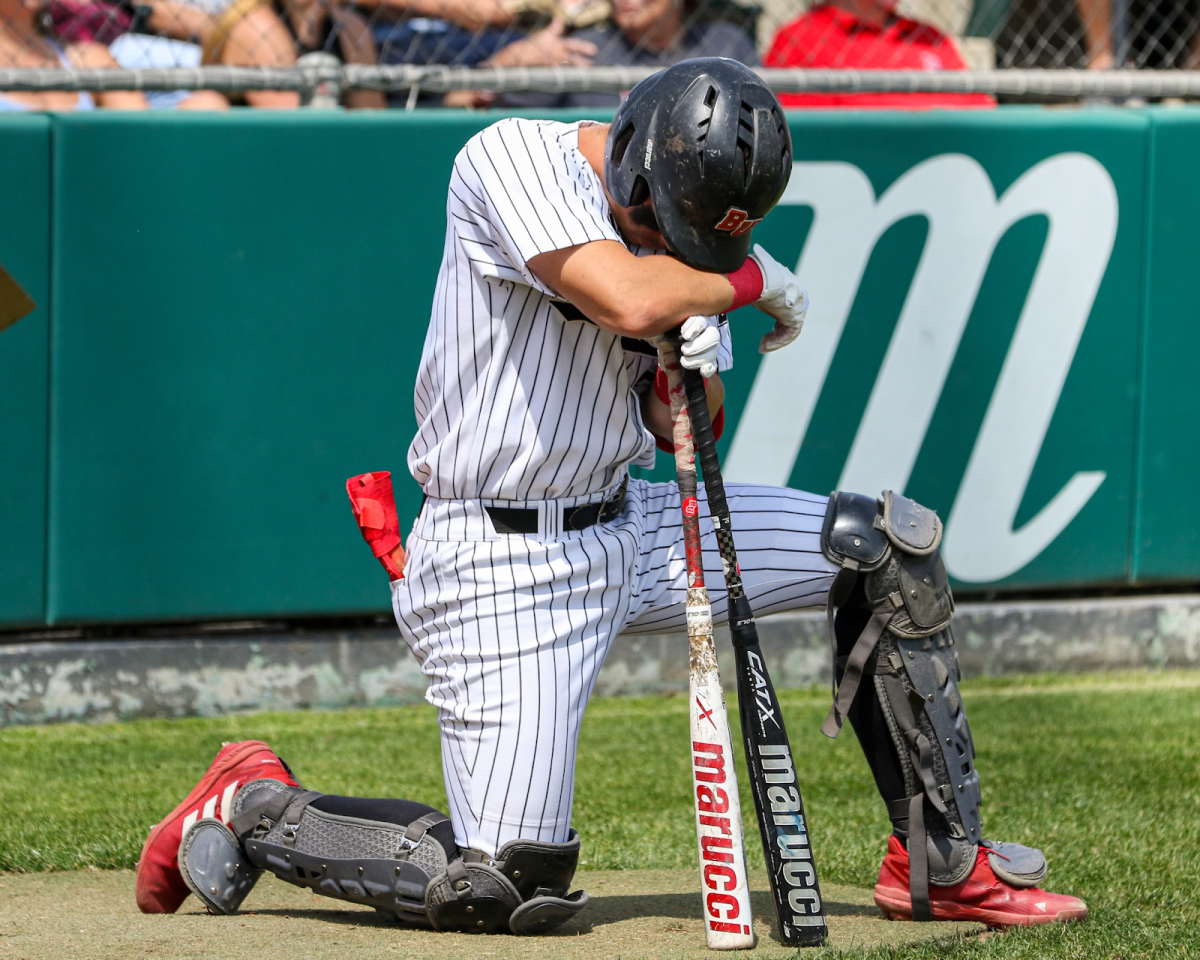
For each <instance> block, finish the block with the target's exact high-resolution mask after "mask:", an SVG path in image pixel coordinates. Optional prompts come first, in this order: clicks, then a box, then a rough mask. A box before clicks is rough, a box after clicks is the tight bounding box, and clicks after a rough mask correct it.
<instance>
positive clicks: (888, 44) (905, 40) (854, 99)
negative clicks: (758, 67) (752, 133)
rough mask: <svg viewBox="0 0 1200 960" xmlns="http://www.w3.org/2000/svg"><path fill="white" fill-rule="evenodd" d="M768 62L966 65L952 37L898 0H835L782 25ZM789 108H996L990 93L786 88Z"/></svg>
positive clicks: (848, 66) (850, 66)
mask: <svg viewBox="0 0 1200 960" xmlns="http://www.w3.org/2000/svg"><path fill="white" fill-rule="evenodd" d="M763 63H764V65H765V66H768V67H805V68H809V69H816V68H826V69H839V70H965V69H966V64H965V63H964V61H963V58H962V55H961V53H960V52H959V50H958V47H957V45H956V43H955V41H954V39H953V38H952V37H949V36H947V35H946V34H944V33H942V32H941V31H940V30H938V29H937V28H936V27H932V26H930V25H929V24H925V23H918V22H917V21H916V20H908V19H905V18H903V17H898V16H896V0H831V2H829V3H823V4H820V5H819V6H816V7H813V8H812V9H811V10H809V11H808V12H807V13H805V14H804V15H803V16H801V17H799V18H797V19H796V20H793V21H792V22H791V23H789V24H787V25H786V26H784V27H781V28H780V30H779V32H778V33H777V34H776V35H775V39H774V41H772V43H771V48H770V49H769V50H768V51H767V53H766V56H764V57H763ZM779 99H780V101H781V102H782V103H783V105H784V106H785V107H860V108H879V107H886V108H900V109H908V110H920V109H928V108H931V107H993V106H995V105H996V101H995V100H994V99H993V98H992V97H990V96H987V95H985V94H955V93H828V94H827V93H802V94H797V93H785V94H781V95H780V97H779Z"/></svg>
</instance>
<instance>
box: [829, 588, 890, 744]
mask: <svg viewBox="0 0 1200 960" xmlns="http://www.w3.org/2000/svg"><path fill="white" fill-rule="evenodd" d="M842 572H845V571H844V570H843V571H842ZM838 576H841V573H839V574H838ZM848 592H849V591H847V594H848ZM831 596H832V593H831ZM900 607H901V603H900V600H899V598H898V597H897V596H896V595H895V594H888V595H887V596H886V597H884V598H883V599H881V600H876V601H875V602H874V603H873V604H871V611H872V613H871V619H870V620H869V621H867V625H866V627H864V628H863V632H862V633H860V634H859V635H858V640H856V641H855V643H854V648H853V649H852V650H851V651H850V657H849V658H848V659H847V660H846V667H845V669H844V670H843V671H842V679H841V682H840V683H839V684H838V685H837V688H836V691H835V694H834V699H833V705H832V706H830V708H829V714H828V716H826V717H825V722H824V723H823V724H822V725H821V732H822V733H823V734H825V736H827V737H830V738H835V737H837V735H838V733H839V732H840V731H841V729H842V722H843V721H844V720H845V719H846V714H847V713H849V712H850V704H852V703H853V702H854V696H855V694H857V693H858V685H859V683H861V682H862V677H863V670H864V669H865V668H866V667H867V664H868V662H869V661H870V659H871V654H873V653H874V652H875V646H876V644H878V643H879V638H880V637H881V636H883V631H884V630H885V629H886V628H887V625H888V623H889V622H891V619H892V617H893V616H895V614H896V611H897V610H899V609H900ZM832 609H833V606H832V603H831V604H830V610H832ZM834 643H835V644H836V643H837V640H836V638H835V639H834ZM835 672H836V671H835Z"/></svg>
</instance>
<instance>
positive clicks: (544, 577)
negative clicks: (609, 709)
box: [393, 500, 639, 855]
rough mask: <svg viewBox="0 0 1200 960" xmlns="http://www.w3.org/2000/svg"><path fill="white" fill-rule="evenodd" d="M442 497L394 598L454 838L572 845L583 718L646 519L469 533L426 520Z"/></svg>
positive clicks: (476, 844) (620, 619) (475, 524)
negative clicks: (435, 732)
mask: <svg viewBox="0 0 1200 960" xmlns="http://www.w3.org/2000/svg"><path fill="white" fill-rule="evenodd" d="M437 503H438V502H437V501H432V500H431V501H429V503H428V504H427V505H426V508H425V511H423V513H422V517H423V518H424V519H423V520H422V521H418V529H419V530H420V531H422V532H423V533H424V534H432V536H425V535H417V533H414V535H413V536H412V537H410V539H409V544H408V545H409V552H408V562H407V567H406V570H407V576H406V578H405V579H404V580H402V581H397V583H396V584H394V585H393V606H394V609H395V613H396V618H397V622H398V623H399V625H400V630H401V633H402V635H403V636H404V638H405V640H406V641H407V642H408V644H409V646H410V648H411V649H412V651H413V653H414V654H415V655H416V656H417V658H418V660H419V661H420V662H421V665H422V670H423V672H424V673H425V675H426V676H427V677H429V681H430V686H429V692H428V694H427V699H428V700H429V701H430V703H432V704H434V706H436V707H437V709H438V722H439V725H440V728H441V735H442V765H443V773H444V775H445V780H446V792H447V795H448V798H449V804H450V816H451V819H452V820H453V822H454V838H455V842H456V843H457V844H458V845H459V846H460V847H471V848H474V849H476V850H481V851H483V852H485V853H487V854H489V855H490V854H494V853H496V852H497V851H498V850H499V848H500V847H501V846H503V844H504V843H506V842H508V841H509V840H514V839H517V838H525V839H530V840H542V841H547V842H553V843H561V842H564V841H566V840H567V837H568V831H569V827H570V822H571V808H572V803H573V799H574V777H575V753H576V744H577V740H578V735H579V725H580V722H581V720H582V718H583V712H584V708H585V706H586V704H587V700H588V697H589V696H590V695H591V692H592V688H593V687H594V685H595V681H596V676H597V674H598V673H599V670H600V666H601V664H602V663H603V661H604V656H605V654H606V653H607V652H608V647H609V645H610V643H611V641H612V638H613V636H615V635H616V633H617V632H618V631H619V630H620V628H621V626H622V625H623V624H624V622H625V620H626V619H627V617H628V609H629V600H630V585H631V584H632V583H633V581H634V574H635V572H636V569H637V561H638V556H639V552H638V547H637V537H638V529H637V524H635V523H623V524H620V525H597V526H595V527H592V528H589V529H588V530H584V531H576V532H570V533H566V534H563V535H562V537H561V539H558V540H554V541H551V542H541V541H538V540H537V539H536V538H534V537H526V536H520V535H498V534H496V533H494V532H492V528H491V525H490V522H483V523H482V525H481V521H480V518H478V517H475V518H473V519H472V518H468V520H470V521H471V522H470V523H467V524H466V526H465V527H464V528H463V529H466V531H467V533H466V534H460V533H458V532H457V528H454V525H453V524H449V525H445V524H443V525H441V526H438V525H437V524H435V523H433V521H432V520H431V519H430V518H427V517H425V514H426V513H427V512H433V511H431V508H434V507H436V505H437ZM441 503H445V501H442V502H441ZM434 528H436V529H434ZM452 528H453V529H452ZM452 534H453V536H454V538H453V539H451V535H452ZM467 534H469V536H468V535H467ZM434 536H436V537H439V538H440V539H434V538H433V537H434Z"/></svg>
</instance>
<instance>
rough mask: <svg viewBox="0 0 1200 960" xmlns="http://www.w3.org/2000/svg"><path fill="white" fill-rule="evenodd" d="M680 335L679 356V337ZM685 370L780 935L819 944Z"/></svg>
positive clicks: (813, 873)
mask: <svg viewBox="0 0 1200 960" xmlns="http://www.w3.org/2000/svg"><path fill="white" fill-rule="evenodd" d="M675 337H676V351H678V339H677V338H678V333H676V335H675ZM682 372H683V384H684V389H685V391H686V393H687V401H688V412H689V413H690V414H691V418H692V436H693V437H694V439H695V443H696V459H697V460H698V461H699V463H700V468H701V470H702V472H703V474H704V490H705V498H706V499H707V500H708V509H709V513H710V515H711V517H712V524H713V530H714V531H715V532H716V536H717V546H718V548H719V550H720V552H721V566H722V568H723V569H724V572H725V586H726V590H727V592H728V595H729V634H730V637H731V639H732V640H733V649H734V655H735V660H736V668H737V691H738V712H739V715H740V717H741V721H742V741H743V744H744V746H745V748H746V767H747V769H748V771H749V773H750V789H751V792H752V793H753V794H754V808H755V810H756V812H757V813H758V828H759V832H760V833H761V834H762V844H763V854H764V855H765V857H766V861H767V876H768V877H769V879H770V883H771V894H772V897H773V899H774V901H775V913H776V915H777V916H778V918H779V933H780V936H781V938H782V939H783V942H784V943H786V944H787V945H788V946H793V947H798V946H811V945H816V944H820V943H823V942H824V941H825V938H826V937H827V936H828V934H829V931H828V928H827V926H826V924H825V907H824V904H823V902H822V900H821V890H820V886H819V885H818V883H817V868H816V863H815V862H814V860H813V855H812V846H811V845H810V843H809V833H808V820H807V818H806V817H805V815H804V801H803V799H802V798H801V796H800V781H799V778H798V777H797V776H796V764H795V761H794V759H793V756H792V746H791V743H790V742H789V741H788V735H787V729H786V728H785V726H784V722H783V713H782V711H781V710H780V708H779V698H778V697H777V696H776V695H775V685H774V684H773V683H772V682H771V675H770V673H769V672H768V671H767V664H766V661H765V659H764V658H763V653H762V648H761V647H760V646H759V642H758V627H757V626H756V625H755V623H754V613H753V611H752V610H751V609H750V601H749V599H748V598H747V597H746V591H745V588H744V587H743V585H742V574H741V569H740V568H739V567H738V562H737V549H736V548H735V546H734V542H733V526H732V523H731V521H730V516H729V504H728V502H727V501H726V499H725V484H724V481H723V480H722V478H721V462H720V460H719V459H718V457H717V444H716V440H715V438H714V437H713V430H712V419H711V418H710V416H709V413H708V398H707V396H706V395H705V390H704V378H703V377H701V376H700V374H699V372H697V371H695V370H687V369H684V370H683V371H682Z"/></svg>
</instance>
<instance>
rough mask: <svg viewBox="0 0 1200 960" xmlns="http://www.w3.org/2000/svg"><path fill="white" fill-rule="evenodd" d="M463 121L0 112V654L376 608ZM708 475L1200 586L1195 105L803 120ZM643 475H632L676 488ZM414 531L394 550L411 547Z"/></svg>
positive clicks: (1025, 582)
mask: <svg viewBox="0 0 1200 960" xmlns="http://www.w3.org/2000/svg"><path fill="white" fill-rule="evenodd" d="M490 119H491V118H490V117H488V116H487V115H474V114H461V113H450V112H447V113H438V112H430V113H421V112H417V113H412V114H400V113H388V114H386V115H377V116H363V115H343V114H323V113H316V112H301V113H296V114H292V115H290V116H284V115H264V114H261V113H255V114H245V115H236V116H210V117H205V116H183V115H181V116H166V117H164V116H151V117H142V116H121V115H100V116H97V115H90V116H61V117H60V116H54V117H50V118H37V117H9V116H3V117H0V197H2V198H3V207H2V208H0V209H3V210H4V213H5V219H4V228H3V229H2V230H0V264H3V265H4V267H5V268H6V269H7V270H8V271H9V273H11V274H12V275H13V276H14V277H15V278H16V279H17V280H18V282H19V283H20V284H21V285H22V286H23V287H24V288H25V290H26V291H27V292H28V293H29V294H30V295H31V296H32V297H33V299H34V300H35V301H36V302H37V303H38V309H37V310H36V311H35V312H34V313H33V314H31V315H30V316H28V317H26V318H25V319H23V320H22V321H20V322H19V323H17V324H16V325H15V326H13V327H12V328H10V329H9V330H7V331H5V332H3V333H0V626H5V627H20V626H29V625H37V624H50V625H63V624H74V623H103V622H132V621H145V620H173V619H230V618H241V617H266V616H292V617H294V616H307V615H323V614H349V613H356V612H365V611H375V610H379V609H384V608H386V606H387V604H388V596H387V591H386V586H385V581H384V579H383V575H382V572H381V571H380V570H379V568H378V566H377V564H376V563H375V562H374V561H373V560H372V559H371V557H370V554H369V552H368V551H367V550H366V549H365V548H364V547H363V545H362V542H361V540H360V538H359V536H358V532H357V530H356V528H355V525H354V523H353V521H352V520H351V517H350V513H349V509H348V506H347V501H346V496H345V492H344V481H345V478H346V477H348V476H350V475H352V474H355V473H359V472H362V471H366V470H376V469H390V470H392V471H393V473H394V475H396V479H397V492H398V501H399V508H400V513H401V516H402V517H405V518H407V517H408V516H411V514H412V513H413V512H414V511H415V510H416V509H417V506H418V504H419V501H420V491H419V490H418V489H417V487H416V485H415V484H414V483H413V482H412V481H411V480H410V479H409V478H408V476H407V472H406V469H405V465H404V457H405V450H406V447H407V444H408V442H409V440H410V438H411V435H412V433H413V430H414V420H413V414H412V389H413V381H414V376H415V371H416V366H417V361H418V358H419V356H420V352H421V347H422V342H423V339H424V334H425V327H426V323H427V318H428V314H429V309H430V304H431V301H432V294H433V286H434V278H435V275H436V272H437V267H438V263H439V261H440V255H441V248H442V243H443V237H444V231H445V219H444V204H445V200H444V198H445V190H446V185H447V182H448V178H449V170H450V165H451V161H452V159H453V157H454V155H455V153H456V152H457V150H458V149H459V147H460V146H461V145H462V144H463V142H464V141H465V140H466V139H467V138H468V137H469V136H470V135H471V134H472V133H474V132H475V131H476V130H478V129H480V128H481V127H482V126H483V125H485V124H486V123H487V122H489V121H490ZM792 134H793V137H794V141H795V151H796V168H795V174H794V176H793V178H792V182H791V184H790V186H789V188H788V191H787V193H786V194H785V196H784V199H783V201H782V202H781V204H780V206H779V207H778V208H777V209H776V211H775V212H774V213H772V214H771V216H770V217H768V218H767V220H766V221H764V223H763V224H762V226H761V227H759V228H758V230H756V239H757V240H760V241H761V242H762V243H764V245H766V246H767V247H768V248H769V249H770V250H772V252H773V253H774V254H775V255H776V256H777V257H778V258H779V259H781V260H783V261H785V262H787V263H788V264H789V265H796V266H797V269H798V272H799V273H800V275H801V279H802V280H803V282H804V283H805V284H806V286H807V287H808V289H809V291H810V294H811V296H812V302H813V306H812V309H811V312H810V319H809V322H808V324H807V326H806V327H805V331H804V334H803V336H802V337H801V339H800V340H799V341H798V342H797V344H796V345H795V346H793V347H791V348H789V349H788V350H786V351H782V352H781V353H777V354H774V355H772V356H771V357H769V358H767V359H765V360H764V359H763V358H761V357H760V356H759V355H758V353H757V352H756V351H755V349H754V344H755V342H756V340H757V337H758V336H759V335H760V334H761V333H762V332H763V331H764V330H765V329H766V321H765V319H764V317H763V316H762V315H761V314H758V313H757V312H756V311H754V310H749V309H748V310H743V311H741V312H739V313H738V314H735V315H734V317H733V321H732V322H733V325H734V332H735V361H736V362H735V367H734V369H733V370H732V371H731V372H730V373H729V375H728V376H727V385H728V394H729V417H728V424H729V425H728V427H727V430H726V435H725V437H724V438H723V439H722V441H721V448H722V453H723V455H724V456H725V458H726V463H727V468H728V473H729V476H730V478H731V479H739V480H751V481H757V482H765V483H778V484H789V485H792V486H796V487H801V488H804V489H810V490H815V491H819V492H827V491H829V490H831V489H834V488H837V487H842V488H848V489H859V490H863V491H866V492H877V491H878V490H880V489H882V488H884V487H891V488H893V489H897V490H903V491H904V492H906V493H907V494H908V495H910V496H913V497H915V498H916V499H918V500H921V501H923V502H925V503H928V504H929V505H931V506H933V507H935V508H937V509H938V511H939V512H940V513H941V515H942V517H943V518H944V519H945V520H946V539H945V553H946V559H947V564H948V566H949V568H950V571H951V573H952V575H953V576H954V579H955V581H956V584H957V586H958V588H959V589H960V590H975V591H987V592H996V593H1001V594H1002V593H1004V592H1005V591H1014V590H1021V591H1029V590H1035V589H1045V590H1052V589H1066V588H1071V589H1074V588H1080V587H1100V586H1111V585H1126V584H1146V585H1166V584H1173V583H1185V582H1189V581H1197V580H1200V552H1198V550H1197V539H1198V537H1197V532H1198V529H1200V497H1198V496H1197V493H1198V492H1200V491H1198V490H1197V487H1198V485H1200V484H1198V482H1197V479H1196V478H1197V475H1198V472H1200V377H1198V375H1197V370H1198V368H1200V271H1198V270H1197V267H1196V260H1197V258H1198V257H1200V160H1198V159H1197V158H1198V157H1200V109H1198V110H1193V109H1175V110H1165V109H1163V110H1159V109H1145V110H1107V109H1088V110H1079V111H1062V110H1054V111H1050V110H1041V109H1034V108H1011V109H1004V110H1000V111H993V112H973V113H949V112H945V113H940V112H939V113H928V114H912V115H901V114H879V113H857V112H855V113H844V114H837V113H824V112H813V113H803V114H802V113H796V114H793V115H792ZM668 461H669V458H667V457H664V456H660V458H659V466H658V467H657V468H656V469H655V470H654V471H652V472H651V474H650V475H651V476H653V477H655V478H662V479H666V478H669V477H670V476H671V474H672V469H673V468H672V464H671V463H670V462H668ZM405 522H407V521H405Z"/></svg>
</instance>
